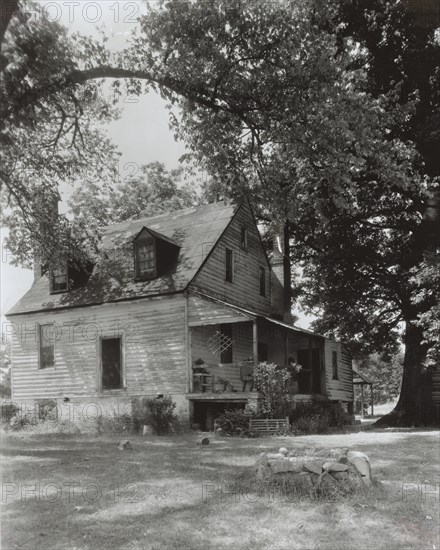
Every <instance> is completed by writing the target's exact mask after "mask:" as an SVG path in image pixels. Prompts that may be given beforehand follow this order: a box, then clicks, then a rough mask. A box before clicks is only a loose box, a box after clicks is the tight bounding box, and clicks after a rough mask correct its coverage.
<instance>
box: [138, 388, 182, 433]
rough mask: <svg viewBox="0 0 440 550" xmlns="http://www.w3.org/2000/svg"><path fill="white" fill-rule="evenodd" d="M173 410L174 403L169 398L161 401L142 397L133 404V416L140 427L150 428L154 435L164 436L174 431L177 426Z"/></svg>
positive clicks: (166, 397) (174, 407)
mask: <svg viewBox="0 0 440 550" xmlns="http://www.w3.org/2000/svg"><path fill="white" fill-rule="evenodd" d="M175 409H176V403H175V402H174V401H173V400H172V398H171V397H169V396H165V397H163V398H162V399H148V398H145V397H144V398H142V399H139V400H137V401H136V402H135V410H134V412H133V416H134V418H135V419H136V420H137V421H138V422H140V424H141V425H142V424H146V425H148V426H151V427H152V428H153V431H154V433H155V434H157V435H165V434H167V433H170V432H174V430H175V427H176V424H177V416H176V414H175Z"/></svg>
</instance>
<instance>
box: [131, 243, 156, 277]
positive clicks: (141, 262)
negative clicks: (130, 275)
mask: <svg viewBox="0 0 440 550" xmlns="http://www.w3.org/2000/svg"><path fill="white" fill-rule="evenodd" d="M135 259H136V266H135V267H136V269H135V271H136V277H138V278H142V277H151V276H154V275H155V274H156V250H155V243H154V242H153V241H149V242H141V243H136V255H135Z"/></svg>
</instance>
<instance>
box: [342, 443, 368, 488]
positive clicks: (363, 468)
mask: <svg viewBox="0 0 440 550" xmlns="http://www.w3.org/2000/svg"><path fill="white" fill-rule="evenodd" d="M347 458H348V461H349V463H350V464H352V465H353V466H354V467H355V468H356V470H357V471H358V472H359V474H360V475H361V478H362V481H363V482H364V483H365V484H366V485H369V484H370V483H371V466H370V459H369V458H368V456H367V455H366V454H364V453H361V452H359V451H349V452H348V453H347Z"/></svg>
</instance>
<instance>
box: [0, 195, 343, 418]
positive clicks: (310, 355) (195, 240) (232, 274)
mask: <svg viewBox="0 0 440 550" xmlns="http://www.w3.org/2000/svg"><path fill="white" fill-rule="evenodd" d="M282 273H283V270H282V266H281V269H280V265H279V264H278V265H273V266H271V265H270V263H269V260H268V257H267V255H266V253H265V250H264V247H263V244H262V241H261V238H260V234H259V232H258V228H257V225H256V223H255V219H254V216H253V214H252V210H251V207H250V205H249V203H248V201H246V200H244V201H242V202H241V203H240V204H232V203H227V202H218V203H214V204H208V205H205V206H199V207H195V208H189V209H185V210H180V211H177V212H173V213H170V214H161V215H158V216H154V217H149V218H141V219H136V220H132V221H127V222H124V223H118V224H115V225H112V226H109V227H107V228H105V229H104V230H103V234H102V258H101V259H100V261H99V262H98V263H97V265H95V266H94V268H93V270H92V271H91V274H90V275H89V276H88V278H87V277H86V276H84V273H82V274H81V276H78V270H76V271H75V270H73V269H72V266H71V264H70V263H69V262H66V263H65V264H64V265H58V266H52V268H51V269H49V270H48V272H47V273H42V272H41V270H40V266H38V265H37V266H36V274H35V281H34V283H33V285H32V287H31V289H30V290H29V291H28V292H27V293H26V294H25V295H24V296H23V298H22V299H21V300H20V301H19V302H18V303H17V304H16V305H15V306H14V307H13V308H12V309H11V310H10V311H9V312H8V314H7V317H8V320H9V321H10V323H11V325H10V327H11V328H10V330H11V332H12V341H13V342H12V350H13V351H12V392H13V393H12V398H13V400H14V401H15V402H21V403H26V404H29V405H33V404H34V403H35V402H36V401H38V400H44V399H52V400H56V401H57V403H59V404H60V405H66V404H69V406H73V405H74V404H76V405H77V406H81V407H82V409H81V410H82V412H83V413H84V410H87V414H92V412H93V411H98V414H100V413H101V412H102V413H104V412H105V413H108V411H109V410H113V411H114V412H115V414H118V413H120V412H121V407H122V409H123V410H128V409H127V407H128V408H129V407H130V404H131V403H132V401H133V400H134V399H136V398H139V397H153V398H160V397H161V396H163V395H171V396H172V398H173V399H174V401H175V402H176V403H177V410H178V413H179V416H180V417H181V419H183V420H186V421H193V422H196V423H199V424H200V425H201V426H202V427H208V428H209V427H210V426H211V425H212V419H213V417H214V416H215V415H216V414H217V413H218V412H220V411H221V410H224V409H225V408H226V407H231V406H234V407H243V406H244V405H245V404H247V403H254V404H255V403H256V400H257V399H258V392H257V391H256V388H255V386H254V384H253V383H252V373H253V366H254V365H255V364H256V363H257V361H262V360H267V361H270V362H275V363H277V364H279V365H286V364H287V363H288V362H292V361H293V362H297V363H300V364H301V365H302V370H301V371H300V374H299V376H298V384H297V392H296V395H295V399H296V400H298V401H301V400H307V401H312V400H321V401H333V402H337V401H340V402H345V403H351V402H352V400H353V386H352V370H351V359H350V358H349V356H348V354H347V353H346V352H345V351H344V348H343V346H342V345H341V344H340V343H338V342H335V341H332V340H329V339H327V338H324V337H322V336H319V335H317V334H314V333H312V332H309V331H307V330H303V329H300V328H297V327H295V326H294V325H292V324H291V323H290V322H289V312H286V311H285V307H284V306H283V299H282V285H283V280H282V279H283V276H282ZM77 410H78V408H77Z"/></svg>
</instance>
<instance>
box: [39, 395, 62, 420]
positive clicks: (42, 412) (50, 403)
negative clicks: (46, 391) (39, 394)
mask: <svg viewBox="0 0 440 550" xmlns="http://www.w3.org/2000/svg"><path fill="white" fill-rule="evenodd" d="M36 405H37V410H38V418H39V419H40V420H54V419H56V418H58V409H57V402H56V401H55V400H54V399H37V401H36Z"/></svg>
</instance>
